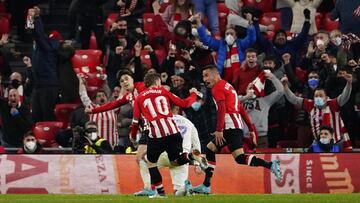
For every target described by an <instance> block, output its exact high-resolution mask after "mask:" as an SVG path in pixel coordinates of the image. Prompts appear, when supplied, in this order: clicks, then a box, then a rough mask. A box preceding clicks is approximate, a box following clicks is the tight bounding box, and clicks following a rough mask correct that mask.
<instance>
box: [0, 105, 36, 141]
mask: <svg viewBox="0 0 360 203" xmlns="http://www.w3.org/2000/svg"><path fill="white" fill-rule="evenodd" d="M10 110H11V107H10V106H9V104H8V103H7V102H6V101H5V100H3V99H0V115H1V118H2V124H3V125H2V126H1V128H2V132H3V134H4V140H5V142H7V143H8V144H10V145H13V146H15V147H19V146H22V144H23V143H22V138H23V135H24V134H25V133H26V132H28V131H29V130H31V127H32V118H31V114H30V110H29V108H28V107H27V106H25V105H21V106H20V107H18V108H17V110H18V111H19V114H17V115H15V116H13V115H11V113H10Z"/></svg>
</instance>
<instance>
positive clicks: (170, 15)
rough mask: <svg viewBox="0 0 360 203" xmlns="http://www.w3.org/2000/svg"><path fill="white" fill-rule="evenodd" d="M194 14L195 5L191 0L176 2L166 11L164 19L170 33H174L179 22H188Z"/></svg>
mask: <svg viewBox="0 0 360 203" xmlns="http://www.w3.org/2000/svg"><path fill="white" fill-rule="evenodd" d="M193 12H194V5H193V4H192V2H191V0H174V1H173V3H172V4H171V5H169V6H168V7H167V8H166V9H165V11H164V13H163V14H162V18H163V20H164V22H165V24H166V25H167V26H168V28H169V31H170V32H172V31H173V30H174V28H175V27H176V25H177V23H178V22H180V21H182V20H187V19H188V18H190V17H191V16H192V15H193ZM215 17H217V16H215Z"/></svg>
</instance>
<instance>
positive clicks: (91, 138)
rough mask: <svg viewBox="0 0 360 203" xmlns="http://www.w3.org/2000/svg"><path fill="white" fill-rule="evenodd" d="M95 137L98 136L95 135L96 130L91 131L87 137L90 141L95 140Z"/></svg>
mask: <svg viewBox="0 0 360 203" xmlns="http://www.w3.org/2000/svg"><path fill="white" fill-rule="evenodd" d="M97 137H98V135H97V133H96V132H92V133H90V134H88V138H89V139H90V140H91V141H94V140H96V138H97Z"/></svg>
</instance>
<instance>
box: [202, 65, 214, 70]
mask: <svg viewBox="0 0 360 203" xmlns="http://www.w3.org/2000/svg"><path fill="white" fill-rule="evenodd" d="M208 69H209V70H212V71H218V68H217V66H216V65H214V64H210V65H207V66H204V67H203V68H202V71H204V70H208Z"/></svg>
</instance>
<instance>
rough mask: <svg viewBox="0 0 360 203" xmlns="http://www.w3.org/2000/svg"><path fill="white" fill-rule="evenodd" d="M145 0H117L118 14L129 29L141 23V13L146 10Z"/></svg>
mask: <svg viewBox="0 0 360 203" xmlns="http://www.w3.org/2000/svg"><path fill="white" fill-rule="evenodd" d="M146 2H147V1H146V0H118V1H117V2H116V4H117V6H119V7H120V11H119V16H120V17H122V18H124V19H125V20H126V21H127V22H128V23H129V27H130V28H131V29H134V28H136V27H138V26H139V25H141V24H142V23H143V22H142V15H143V13H144V12H145V10H146Z"/></svg>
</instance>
